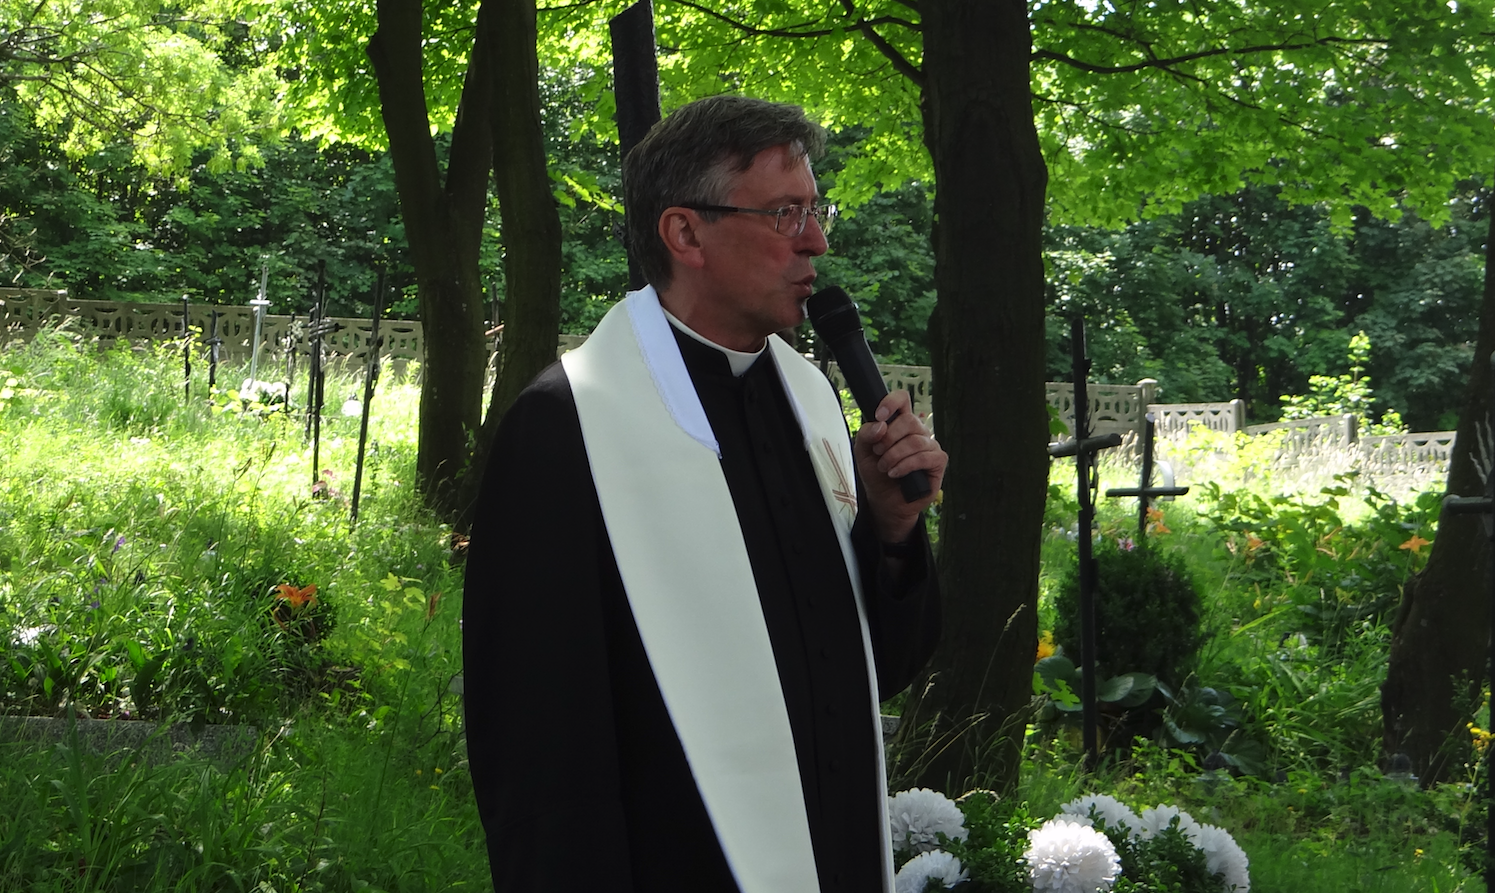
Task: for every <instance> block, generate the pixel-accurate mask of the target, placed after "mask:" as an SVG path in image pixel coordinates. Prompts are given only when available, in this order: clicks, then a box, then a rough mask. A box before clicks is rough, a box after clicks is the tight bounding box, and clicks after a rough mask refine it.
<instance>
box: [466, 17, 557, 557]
mask: <svg viewBox="0 0 1495 893" xmlns="http://www.w3.org/2000/svg"><path fill="white" fill-rule="evenodd" d="M490 12H491V15H490ZM478 31H479V40H486V41H488V42H489V45H490V46H491V48H492V58H493V65H494V68H495V72H494V74H495V89H494V94H493V104H492V121H493V173H494V179H495V181H496V184H497V188H498V203H499V209H500V213H501V215H502V220H503V240H504V272H505V274H506V275H505V298H506V300H505V302H504V307H505V313H504V317H505V319H504V338H503V351H502V353H501V354H500V355H499V366H498V377H497V379H496V380H495V381H494V384H493V393H492V395H491V397H490V399H489V403H488V414H487V416H486V417H485V418H484V420H483V427H482V430H481V432H480V433H479V435H478V440H477V445H476V447H477V448H476V450H475V451H474V454H473V458H472V464H471V465H470V466H469V472H468V474H466V475H465V476H464V479H463V484H462V510H461V512H460V514H459V516H458V525H459V526H460V527H463V528H465V527H466V526H467V525H468V524H469V523H470V521H471V512H472V507H473V505H474V503H475V501H476V499H477V494H478V493H479V491H480V487H481V482H482V472H483V468H484V467H485V466H486V465H487V464H488V463H487V459H488V449H489V447H490V446H491V445H492V443H493V437H494V434H495V433H496V432H497V430H498V423H499V421H500V420H501V419H502V418H503V415H504V413H505V412H507V411H508V408H509V406H510V405H511V404H512V403H513V402H514V399H515V398H516V397H518V396H519V392H520V391H522V390H523V389H524V387H525V386H526V385H528V384H529V383H530V380H531V379H533V378H534V377H535V376H536V375H538V374H539V373H540V371H541V370H542V369H544V368H545V367H546V366H548V365H550V364H551V363H553V362H555V350H556V341H557V336H558V335H559V333H560V323H561V218H560V214H559V213H558V212H557V211H556V204H555V197H554V196H553V195H551V192H550V177H549V174H548V173H547V171H546V165H545V133H544V131H543V129H542V128H541V124H540V72H539V68H540V63H539V59H538V57H537V55H536V52H535V3H534V0H486V2H485V3H484V4H483V11H482V12H480V13H479V15H478Z"/></svg>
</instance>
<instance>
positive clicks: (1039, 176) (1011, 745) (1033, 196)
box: [895, 0, 1048, 791]
mask: <svg viewBox="0 0 1495 893" xmlns="http://www.w3.org/2000/svg"><path fill="white" fill-rule="evenodd" d="M920 7H921V9H922V12H923V16H922V18H923V33H924V78H925V83H924V91H923V103H924V110H923V111H924V134H925V136H924V138H925V141H926V143H927V144H928V147H929V152H930V155H931V156H932V157H933V160H934V171H935V188H936V192H935V216H936V219H937V223H936V224H935V232H934V246H935V284H936V286H937V288H938V291H939V302H938V304H937V306H936V309H935V312H934V316H933V317H932V318H931V320H930V340H931V344H930V348H931V354H932V355H933V359H934V378H935V394H936V398H935V399H936V407H935V416H934V417H935V423H936V425H937V426H938V429H939V431H938V433H939V438H940V442H941V443H942V444H943V445H944V447H945V449H946V450H947V451H948V452H949V454H950V467H949V472H948V475H947V476H946V478H945V484H944V490H945V499H944V503H943V504H942V506H941V508H940V542H939V548H940V557H939V564H940V568H939V570H940V587H941V591H942V593H943V596H944V616H945V619H944V636H943V639H942V642H941V644H940V647H939V650H938V651H937V652H936V654H935V656H934V659H933V660H932V661H931V664H930V668H929V670H927V671H926V675H925V677H924V678H923V679H921V680H919V681H916V682H915V683H914V688H913V690H912V691H911V692H910V697H909V700H908V703H907V705H906V707H905V713H904V717H905V724H904V730H905V731H904V732H903V733H902V735H903V737H902V738H901V740H900V752H899V754H898V760H897V764H896V770H895V771H897V772H898V773H899V774H900V775H901V776H903V777H905V778H909V779H911V780H913V781H915V782H917V783H919V784H924V785H929V786H931V787H936V788H939V789H942V790H947V791H960V790H962V789H964V788H965V786H966V785H967V784H969V783H971V782H973V781H974V782H976V783H979V784H981V785H982V786H986V787H992V788H997V789H1003V788H1010V787H1011V785H1012V784H1013V783H1014V782H1015V781H1016V780H1017V769H1018V763H1019V759H1020V751H1021V746H1022V740H1023V731H1024V724H1025V722H1026V715H1027V709H1028V705H1029V703H1030V701H1031V697H1032V677H1033V654H1034V647H1035V643H1036V641H1037V632H1038V618H1037V605H1038V557H1039V556H1038V553H1039V541H1040V535H1041V528H1042V521H1041V519H1042V516H1043V504H1044V498H1045V494H1046V492H1047V479H1048V456H1047V453H1046V452H1045V445H1046V443H1047V432H1048V424H1047V419H1048V416H1047V413H1046V411H1045V409H1044V399H1043V379H1044V325H1043V287H1044V281H1043V255H1042V224H1043V213H1044V191H1045V189H1046V187H1047V183H1048V173H1047V169H1046V168H1045V166H1044V162H1043V156H1042V154H1041V152H1040V150H1039V144H1038V133H1037V130H1036V128H1035V127H1034V123H1033V107H1032V93H1031V88H1030V81H1029V71H1028V60H1029V55H1030V53H1031V50H1032V40H1031V36H1030V32H1029V24H1028V10H1027V5H1026V4H1025V3H1023V2H1021V0H927V2H925V3H922V4H920ZM920 728H922V729H923V731H924V732H925V734H922V735H921V734H919V730H920ZM978 767H979V771H980V773H981V775H980V777H976V775H977V772H978Z"/></svg>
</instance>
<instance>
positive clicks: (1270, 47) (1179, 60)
mask: <svg viewBox="0 0 1495 893" xmlns="http://www.w3.org/2000/svg"><path fill="white" fill-rule="evenodd" d="M1094 30H1101V31H1104V30H1105V29H1100V28H1096V29H1094ZM1105 33H1108V34H1112V35H1114V36H1117V37H1123V35H1118V34H1115V32H1112V31H1106V32H1105ZM1125 39H1128V40H1134V41H1136V42H1137V43H1139V44H1142V45H1143V46H1144V47H1146V46H1147V44H1146V43H1145V42H1144V41H1142V40H1140V39H1138V38H1125ZM1385 43H1387V41H1386V40H1384V39H1381V38H1374V37H1365V38H1349V37H1320V38H1318V39H1316V40H1311V41H1308V42H1306V43H1269V44H1258V45H1256V46H1248V47H1215V48H1214V49H1209V50H1200V51H1199V52H1197V53H1185V54H1183V55H1181V56H1171V57H1168V58H1156V57H1155V58H1151V59H1148V60H1146V61H1143V62H1136V63H1134V64H1132V65H1097V64H1095V63H1093V62H1086V61H1084V60H1082V59H1076V58H1074V57H1072V56H1068V55H1065V54H1064V53H1056V52H1054V51H1053V50H1034V51H1033V56H1032V58H1033V60H1034V61H1038V60H1047V61H1053V62H1059V63H1061V64H1064V65H1068V66H1070V67H1071V68H1076V69H1079V70H1080V71H1088V72H1090V73H1092V74H1130V73H1132V72H1137V71H1142V70H1143V69H1147V68H1163V69H1172V68H1173V67H1174V66H1175V65H1183V64H1184V63H1186V62H1195V61H1198V60H1200V59H1208V58H1212V57H1214V56H1250V55H1254V54H1256V53H1274V52H1284V53H1285V52H1293V51H1295V50H1309V49H1313V48H1315V47H1326V46H1340V45H1357V44H1358V45H1363V44H1385ZM1148 54H1149V55H1154V54H1153V53H1152V51H1151V48H1150V47H1149V48H1148Z"/></svg>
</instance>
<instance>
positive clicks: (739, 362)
mask: <svg viewBox="0 0 1495 893" xmlns="http://www.w3.org/2000/svg"><path fill="white" fill-rule="evenodd" d="M659 309H661V310H664V307H663V305H661V306H660V308H659ZM664 315H665V318H666V319H668V320H669V321H670V325H672V326H674V327H675V328H677V329H679V330H680V331H682V332H684V333H685V334H687V335H689V336H690V337H692V338H694V339H696V340H697V341H699V342H701V343H702V344H704V345H706V346H707V347H714V348H716V349H717V350H719V351H721V352H722V353H723V354H724V355H726V357H727V362H728V363H729V364H731V366H732V374H733V375H735V376H737V377H738V378H741V377H742V376H744V375H746V374H747V371H748V369H750V368H752V365H753V364H754V363H756V362H758V358H759V357H761V356H763V351H764V349H765V348H767V347H768V339H767V338H765V339H763V347H760V348H758V349H757V350H756V351H754V352H753V353H747V352H746V351H741V350H733V349H732V348H730V347H722V346H721V345H720V344H717V343H716V342H715V341H712V340H711V339H709V338H707V337H706V336H705V335H702V334H701V333H700V332H697V331H696V330H695V329H692V328H691V327H690V326H688V325H686V324H685V323H683V322H681V321H680V320H679V318H678V317H676V316H675V314H673V313H671V312H670V311H668V310H664Z"/></svg>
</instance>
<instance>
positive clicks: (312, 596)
mask: <svg viewBox="0 0 1495 893" xmlns="http://www.w3.org/2000/svg"><path fill="white" fill-rule="evenodd" d="M275 589H276V593H275V597H276V598H278V599H280V600H281V601H286V602H290V604H291V610H293V611H299V610H301V609H302V608H305V607H310V606H312V605H314V604H316V603H317V596H316V592H317V584H315V583H313V584H311V585H310V586H303V587H302V588H300V589H297V588H296V587H295V586H292V585H291V584H289V583H281V584H280V585H279V586H276V587H275Z"/></svg>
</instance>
